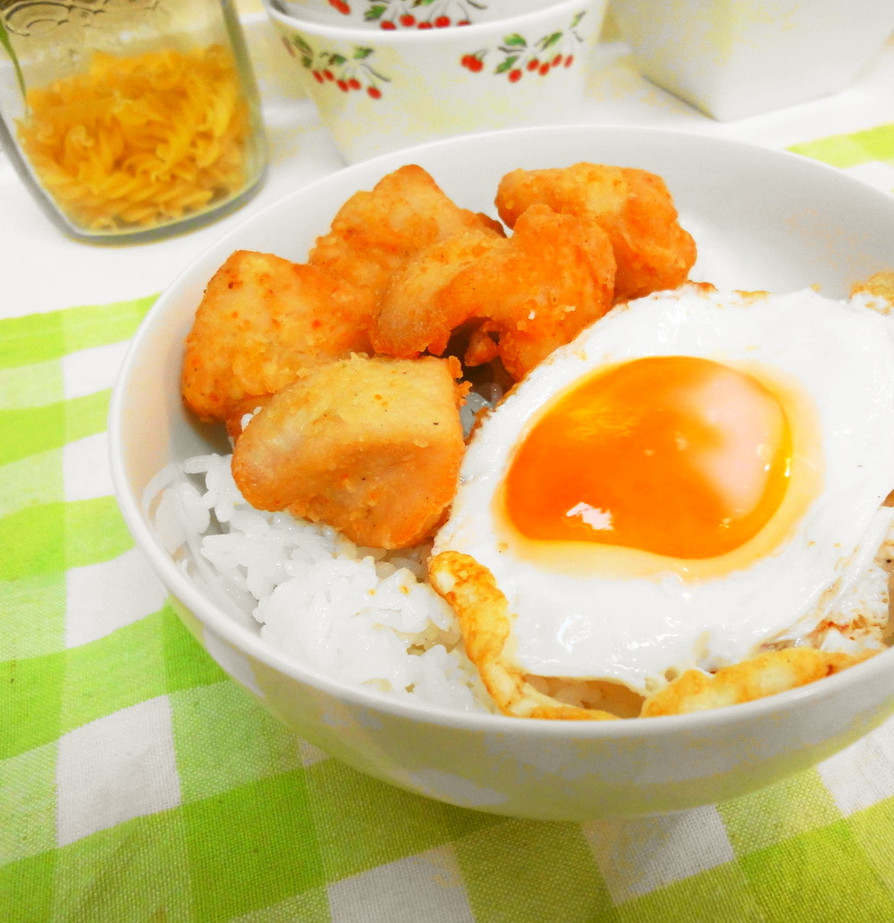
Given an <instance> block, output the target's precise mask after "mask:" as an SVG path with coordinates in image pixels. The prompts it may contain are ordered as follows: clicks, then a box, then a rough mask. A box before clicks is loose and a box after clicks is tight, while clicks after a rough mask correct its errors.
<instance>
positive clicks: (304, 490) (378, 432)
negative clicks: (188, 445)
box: [232, 356, 465, 548]
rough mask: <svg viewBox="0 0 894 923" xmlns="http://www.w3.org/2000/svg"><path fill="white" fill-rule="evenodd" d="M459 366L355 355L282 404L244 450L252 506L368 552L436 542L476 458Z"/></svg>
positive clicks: (237, 456)
mask: <svg viewBox="0 0 894 923" xmlns="http://www.w3.org/2000/svg"><path fill="white" fill-rule="evenodd" d="M459 372H460V369H459V363H458V362H457V361H456V360H452V361H450V360H445V359H436V358H434V357H431V356H429V357H425V358H422V359H414V360H401V359H388V358H381V357H376V358H367V357H365V356H352V357H350V358H348V359H342V360H335V361H333V362H330V363H326V364H325V365H320V366H317V367H316V368H314V369H311V370H310V371H308V372H307V373H306V374H305V375H304V376H303V377H301V378H300V379H298V380H297V381H296V382H294V383H293V384H291V385H289V386H288V387H287V388H285V389H284V390H283V391H281V392H279V393H278V394H276V395H275V396H274V397H272V398H271V399H270V401H269V402H268V403H267V405H266V406H265V407H264V408H263V409H262V410H261V411H259V412H258V413H257V414H256V415H255V416H253V417H252V419H251V421H250V422H249V423H248V425H247V426H246V427H245V429H244V431H243V432H242V435H241V436H240V437H239V439H238V440H237V441H236V446H235V450H234V453H233V462H232V470H233V476H234V478H235V481H236V483H237V484H238V486H239V488H240V490H241V491H242V493H243V495H244V496H245V499H246V500H248V502H249V503H251V504H252V506H255V507H257V508H259V509H265V510H288V511H289V512H290V513H292V514H294V515H296V516H300V517H303V518H305V519H309V520H311V521H313V522H320V521H322V522H325V523H327V524H329V525H331V526H334V527H335V528H337V529H339V530H341V532H343V533H344V534H345V535H346V536H347V537H348V538H349V539H351V540H352V541H354V542H356V543H357V544H359V545H369V546H373V547H378V548H403V547H409V546H411V545H415V544H418V543H419V542H421V541H423V540H424V539H426V538H428V537H429V536H430V535H431V534H432V532H433V531H434V529H435V528H436V527H437V525H438V524H439V523H440V521H441V519H442V515H443V512H444V510H445V509H446V507H447V505H448V504H449V503H450V501H451V499H452V498H453V494H454V491H455V489H456V481H457V477H458V474H459V466H460V462H461V460H462V456H463V453H464V450H465V446H464V443H463V434H462V427H461V424H460V417H459V405H460V404H461V403H462V400H463V397H464V388H463V387H461V386H459V385H458V384H457V383H456V381H455V379H456V378H457V377H458V376H459Z"/></svg>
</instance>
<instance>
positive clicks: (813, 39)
mask: <svg viewBox="0 0 894 923" xmlns="http://www.w3.org/2000/svg"><path fill="white" fill-rule="evenodd" d="M611 10H612V15H613V17H614V20H615V23H616V25H617V27H618V30H619V31H620V33H621V35H622V36H623V38H624V39H625V40H626V41H627V42H628V43H629V44H630V46H631V48H632V51H633V58H634V61H635V63H636V65H637V67H638V68H639V70H640V71H641V72H642V74H643V75H644V76H646V77H648V78H649V79H650V80H651V81H652V82H653V83H656V84H658V85H659V86H661V87H663V88H664V89H666V90H670V91H671V92H672V93H674V94H676V95H677V96H679V97H681V98H682V99H684V100H686V101H687V102H689V103H691V104H692V105H693V106H695V107H697V108H698V109H701V110H702V111H703V112H705V113H706V114H707V115H710V116H712V117H713V118H716V119H719V120H724V121H725V120H729V119H738V118H744V117H747V116H751V115H757V114H759V113H762V112H767V111H770V110H773V109H780V108H783V107H785V106H791V105H795V104H796V103H801V102H806V101H808V100H811V99H817V98H819V97H821V96H826V95H828V94H830V93H835V92H836V91H838V90H841V89H843V88H844V87H845V86H847V84H849V83H850V82H851V81H852V80H853V79H854V78H855V77H856V76H857V74H858V73H859V72H860V70H861V69H862V68H863V67H865V66H866V65H867V64H868V63H869V61H870V60H871V59H872V58H873V56H874V55H875V54H877V53H878V52H879V51H880V49H881V47H882V45H884V43H885V41H886V39H887V38H888V36H889V35H890V34H891V30H892V29H894V3H891V2H890V0H761V2H760V3H742V2H740V0H673V2H663V3H654V2H653V0H612V7H611Z"/></svg>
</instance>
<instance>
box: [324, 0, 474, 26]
mask: <svg viewBox="0 0 894 923" xmlns="http://www.w3.org/2000/svg"><path fill="white" fill-rule="evenodd" d="M361 2H363V0H353V3H354V6H355V7H357V6H359V5H360V3H361ZM365 4H366V9H365V10H364V11H363V20H364V22H367V23H372V24H378V25H379V26H380V27H381V28H382V29H445V28H448V27H450V26H467V25H471V23H472V22H473V21H474V19H473V16H474V14H475V12H476V11H481V10H486V9H487V4H486V3H484V2H483V0H365ZM329 5H330V6H331V7H332V8H333V9H334V10H336V11H337V12H339V13H342V14H344V15H345V16H350V15H351V13H352V7H351V3H350V2H348V0H329Z"/></svg>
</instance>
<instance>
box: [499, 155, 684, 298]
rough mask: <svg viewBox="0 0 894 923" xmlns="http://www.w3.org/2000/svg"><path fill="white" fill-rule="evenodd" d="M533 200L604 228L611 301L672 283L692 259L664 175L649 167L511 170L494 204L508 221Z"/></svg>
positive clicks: (589, 165)
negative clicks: (612, 263)
mask: <svg viewBox="0 0 894 923" xmlns="http://www.w3.org/2000/svg"><path fill="white" fill-rule="evenodd" d="M534 203H545V204H547V205H549V206H550V207H551V208H552V209H554V210H555V211H559V212H563V213H566V214H569V215H589V216H591V217H593V218H595V219H596V220H597V221H598V222H599V224H600V225H601V226H602V227H603V228H604V229H605V231H606V233H607V234H608V236H609V238H610V239H611V242H612V247H613V248H614V253H615V260H616V261H617V277H616V280H615V301H616V302H617V301H627V300H629V299H632V298H638V297H640V296H642V295H647V294H649V293H650V292H654V291H660V290H661V289H669V288H676V287H677V286H679V285H681V284H682V283H683V282H685V281H686V278H687V276H688V274H689V270H690V269H691V268H692V265H693V263H694V262H695V258H696V248H695V242H694V241H693V239H692V237H691V235H690V234H689V233H688V232H687V231H685V230H684V229H683V228H682V227H681V226H680V223H679V216H678V214H677V209H676V207H675V205H674V202H673V199H672V197H671V194H670V192H669V191H668V188H667V186H666V185H665V183H664V180H663V179H661V177H659V176H656V175H655V174H654V173H649V172H647V171H645V170H636V169H632V168H628V167H612V166H604V165H600V164H592V163H578V164H575V165H574V166H571V167H564V168H554V169H544V170H521V169H519V170H513V171H512V172H511V173H508V174H506V176H504V177H503V179H502V180H501V181H500V184H499V187H498V190H497V196H496V204H497V210H498V211H499V214H500V217H501V218H502V219H503V221H505V222H506V224H507V225H509V226H510V227H513V226H514V225H515V223H516V221H517V220H518V218H519V216H520V215H521V214H523V213H524V212H525V210H526V209H527V208H528V207H529V206H531V205H532V204H534Z"/></svg>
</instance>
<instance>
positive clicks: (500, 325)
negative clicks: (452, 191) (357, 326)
mask: <svg viewBox="0 0 894 923" xmlns="http://www.w3.org/2000/svg"><path fill="white" fill-rule="evenodd" d="M614 277H615V260H614V256H613V253H612V247H611V243H610V241H609V239H608V237H607V235H606V234H605V232H604V231H603V230H602V229H601V227H600V226H599V225H598V223H597V222H596V221H594V220H593V219H591V218H589V217H587V216H580V217H578V216H571V215H562V214H558V213H557V212H555V211H553V210H552V209H551V208H549V207H548V206H546V205H534V206H532V207H531V208H529V209H528V210H527V211H525V212H524V214H522V215H521V216H520V217H519V218H518V220H517V221H516V223H515V231H514V233H513V235H512V236H511V237H509V238H506V239H503V238H487V237H481V236H480V235H479V236H477V237H476V236H474V235H469V234H467V235H464V236H462V237H458V238H453V239H450V240H447V241H443V242H441V243H438V244H435V245H433V246H431V247H429V248H427V249H426V250H424V251H422V252H421V253H420V254H419V255H418V256H417V257H416V258H415V259H413V260H411V261H410V262H408V263H407V265H406V266H405V267H404V268H403V269H402V270H400V271H399V272H397V273H396V274H395V275H394V277H393V278H392V280H391V284H390V286H389V287H388V289H387V290H386V292H385V294H384V295H383V297H382V299H381V302H380V305H379V310H378V312H377V314H376V317H375V320H374V322H373V326H372V328H371V330H370V338H371V340H372V342H373V347H374V348H375V349H376V350H377V351H379V352H382V353H386V354H388V355H396V356H405V357H409V356H416V355H419V354H421V353H423V352H426V351H427V352H430V353H433V354H435V355H441V354H442V353H443V352H444V350H445V348H446V347H447V344H448V342H449V340H450V337H451V336H452V335H453V334H454V333H455V332H456V330H457V329H459V328H460V327H461V326H462V325H472V327H473V329H472V333H471V336H470V338H469V343H468V346H467V348H466V351H465V355H464V361H465V362H466V363H467V364H468V365H480V364H483V363H485V362H489V361H491V360H492V359H494V358H495V357H498V358H499V359H501V360H502V363H503V365H504V367H505V369H506V371H507V372H508V373H509V375H510V376H511V377H512V378H513V380H515V381H517V380H518V379H520V378H521V377H522V376H523V375H524V374H525V373H526V372H528V371H529V370H530V369H531V368H533V367H534V366H535V365H537V364H538V363H539V362H540V361H542V360H543V359H544V358H545V357H546V356H547V355H549V353H551V352H552V351H553V350H554V349H555V348H556V347H558V346H561V345H563V344H565V343H567V342H569V341H570V340H571V339H573V338H574V336H575V335H576V334H577V333H578V332H579V331H580V330H582V329H583V328H584V327H585V326H587V325H588V324H590V323H592V322H593V321H594V320H597V319H598V318H600V317H601V316H602V315H603V314H604V313H605V312H606V311H607V310H608V309H609V307H610V306H611V301H612V293H613V290H614Z"/></svg>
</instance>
